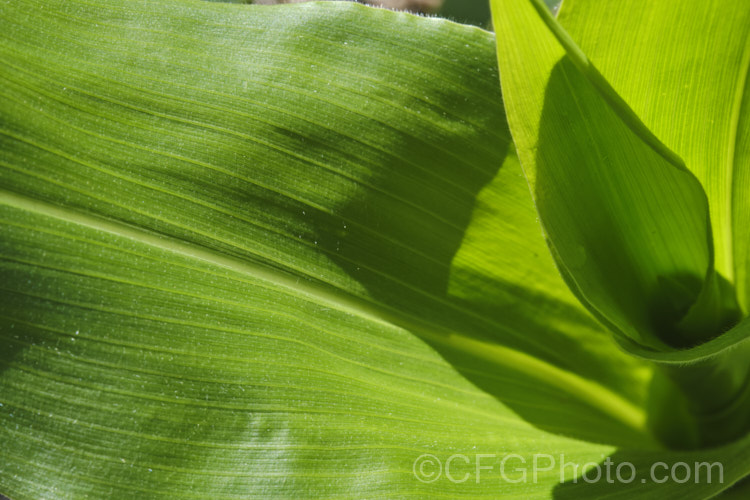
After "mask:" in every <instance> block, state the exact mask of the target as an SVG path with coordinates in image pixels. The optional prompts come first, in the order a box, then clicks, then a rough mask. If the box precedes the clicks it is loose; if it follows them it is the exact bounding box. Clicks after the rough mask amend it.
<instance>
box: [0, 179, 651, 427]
mask: <svg viewBox="0 0 750 500" xmlns="http://www.w3.org/2000/svg"><path fill="white" fill-rule="evenodd" d="M0 204H4V205H8V206H11V207H14V208H17V209H20V210H24V211H28V212H33V213H37V214H40V215H44V216H47V217H51V218H55V219H59V220H62V221H65V222H69V223H73V224H78V225H82V226H85V227H89V228H91V229H94V230H98V231H102V232H106V233H111V234H114V235H117V236H120V237H125V238H128V239H131V240H134V241H136V242H139V243H141V244H145V245H149V246H153V247H155V248H158V249H161V250H164V251H168V252H172V253H176V254H179V255H182V256H187V257H190V258H194V259H196V260H200V261H204V262H207V263H210V264H213V265H217V266H219V267H224V268H228V269H231V270H232V271H234V272H237V273H241V274H246V275H251V276H253V277H254V278H256V279H260V280H262V281H266V282H269V283H271V284H273V285H275V286H278V287H281V288H284V289H286V290H288V291H289V292H291V293H292V294H294V295H298V296H302V297H304V298H305V299H306V300H309V301H311V302H314V303H318V304H321V305H323V306H326V307H333V308H335V309H338V310H339V311H342V312H345V313H348V314H352V315H354V316H357V317H360V318H363V319H366V320H368V321H373V322H375V323H378V324H381V325H383V326H386V327H394V326H395V327H397V328H403V329H405V330H408V331H410V332H412V333H414V334H416V335H418V336H420V337H422V338H425V339H428V340H430V341H433V342H436V343H439V344H442V345H445V346H447V347H450V348H453V349H456V350H458V351H461V352H464V353H467V354H471V355H473V356H477V357H479V358H480V359H484V360H486V361H490V362H491V363H494V364H497V365H499V366H505V367H508V368H510V369H512V370H514V371H518V372H521V373H524V374H525V375H527V376H529V377H532V378H535V379H537V380H540V381H541V382H543V383H545V384H547V385H550V386H552V387H555V388H556V389H558V390H560V391H561V392H566V393H568V394H570V395H571V396H572V397H574V398H575V399H577V400H580V401H582V402H583V403H585V404H587V405H589V406H591V407H593V408H597V409H598V410H599V411H601V412H603V413H604V414H606V415H608V416H610V417H611V418H612V419H613V420H616V421H619V422H621V423H622V424H624V425H626V426H628V427H630V428H632V429H634V430H636V431H637V432H638V433H641V434H644V435H645V434H646V433H647V431H646V430H645V413H644V411H643V410H642V409H641V408H639V407H637V406H636V405H635V404H633V403H631V402H630V401H628V400H626V399H625V398H624V397H622V396H620V395H619V394H616V393H614V392H613V391H611V390H610V389H608V388H606V387H604V386H602V385H600V384H598V383H596V382H594V381H591V380H587V379H584V378H582V377H580V376H578V375H576V374H574V373H572V372H569V371H566V370H563V369H561V368H559V367H557V366H554V365H552V364H550V363H548V362H546V361H542V360H540V359H537V358H534V357H532V356H529V355H528V354H525V353H523V352H520V351H517V350H514V349H511V348H508V347H505V346H501V345H496V344H490V343H489V342H485V341H480V340H475V339H471V338H468V337H465V336H463V335H460V334H457V333H456V332H453V331H451V330H448V329H446V328H444V327H442V326H440V325H436V324H432V323H430V322H428V321H424V320H422V319H421V318H414V317H411V316H408V315H406V314H404V313H401V312H397V311H394V310H389V309H386V307H384V306H381V305H375V304H372V303H370V302H367V301H365V300H363V299H361V298H357V297H355V296H352V295H350V294H348V293H345V292H343V291H341V290H337V289H334V288H332V287H329V286H325V285H321V284H318V283H312V282H305V281H301V280H299V279H298V278H296V277H293V276H291V275H285V274H284V273H283V272H282V271H281V270H277V269H274V268H269V267H266V266H263V265H262V264H260V263H254V262H251V261H243V260H239V259H236V258H231V257H228V256H225V255H221V254H219V253H218V252H215V251H210V250H208V249H206V248H202V247H199V246H197V245H193V244H190V243H187V242H182V241H176V240H174V239H172V238H169V237H166V236H162V235H157V234H153V233H148V232H146V231H145V230H142V229H138V228H135V227H132V226H128V225H126V224H123V223H120V222H116V221H112V220H106V219H101V218H99V217H96V216H92V215H89V214H84V213H81V212H78V211H74V210H71V209H67V208H63V207H60V206H56V205H51V204H48V203H45V202H41V201H38V200H34V199H32V198H28V197H26V196H23V195H19V194H16V193H13V192H9V191H6V190H2V189H0Z"/></svg>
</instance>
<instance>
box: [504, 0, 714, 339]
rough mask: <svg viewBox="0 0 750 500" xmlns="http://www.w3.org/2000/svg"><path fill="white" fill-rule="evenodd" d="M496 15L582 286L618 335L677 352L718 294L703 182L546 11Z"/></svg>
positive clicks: (548, 203) (529, 156)
mask: <svg viewBox="0 0 750 500" xmlns="http://www.w3.org/2000/svg"><path fill="white" fill-rule="evenodd" d="M495 5H496V9H495V14H494V16H495V26H496V30H497V32H498V39H497V40H498V58H499V63H500V72H501V75H502V79H501V80H502V88H503V95H504V98H505V102H506V109H507V112H508V121H509V123H510V128H511V131H512V133H513V138H514V141H515V143H516V146H517V148H518V151H519V157H520V159H521V164H522V165H523V167H524V171H525V174H526V176H527V178H528V179H529V183H530V186H531V189H532V193H533V196H534V198H535V203H536V206H537V209H538V210H539V214H540V218H541V222H542V225H543V226H544V228H545V231H546V234H547V236H548V238H549V240H550V245H551V248H552V250H553V252H555V254H556V257H557V259H559V261H560V265H561V266H562V268H563V272H564V273H565V274H566V275H567V276H568V280H569V282H570V284H571V287H573V288H574V289H575V290H577V292H578V294H579V296H580V297H581V298H582V300H583V301H585V302H586V303H587V304H588V305H589V307H590V308H591V309H592V310H593V311H595V313H596V314H597V315H598V316H599V317H600V318H601V319H602V320H603V321H605V322H606V323H607V324H608V325H610V326H611V328H612V329H613V331H614V332H615V333H617V334H620V335H621V336H625V337H628V338H630V339H632V340H635V341H637V342H638V343H640V344H643V345H645V346H648V347H650V348H655V349H662V348H663V347H664V343H666V344H678V343H679V338H678V337H676V336H674V335H667V334H666V333H665V332H669V331H670V330H674V326H675V325H676V324H677V323H679V322H680V320H681V319H682V318H683V316H684V315H685V314H686V313H687V311H688V309H689V308H690V307H691V306H692V304H693V303H694V302H696V300H697V299H698V298H699V297H700V296H702V295H705V294H706V292H705V290H704V288H709V289H711V288H713V285H710V286H706V283H710V282H712V281H713V275H712V272H711V269H712V263H713V255H712V244H711V238H710V221H709V218H708V207H707V202H706V197H705V193H704V192H703V190H702V188H701V185H700V183H699V182H698V181H697V180H696V179H695V177H694V176H693V175H692V174H691V173H690V172H689V171H687V170H686V169H685V168H684V166H683V165H682V164H681V160H680V159H679V158H677V157H675V155H674V153H672V152H671V151H669V150H668V149H666V148H665V147H664V145H663V144H662V143H660V142H659V139H658V138H656V137H655V136H654V135H653V134H652V133H651V132H650V131H649V130H648V129H647V128H645V127H644V126H643V124H642V123H640V121H639V120H638V118H637V116H635V115H634V114H633V112H632V110H630V109H629V108H628V107H627V104H625V103H624V102H622V100H621V99H620V97H619V96H618V95H616V94H615V93H614V92H612V91H611V89H606V88H602V86H601V85H600V84H599V83H601V82H602V79H601V75H598V74H596V73H595V72H596V70H595V69H592V68H591V67H590V66H586V67H585V68H584V67H583V66H584V65H586V64H587V62H588V61H587V60H586V59H585V56H584V55H582V54H580V53H577V52H574V53H573V54H572V55H571V57H568V55H567V53H566V49H567V50H572V51H576V50H577V48H576V47H565V46H563V44H561V43H560V42H559V41H558V40H557V39H556V37H555V34H554V32H553V31H552V30H551V29H550V28H553V29H557V25H556V24H554V21H553V20H552V19H551V15H550V14H549V13H548V12H546V9H545V8H544V6H543V5H542V4H541V2H539V3H538V4H535V3H532V2H529V1H527V2H519V1H513V0H507V1H498V2H495ZM541 13H544V15H545V17H546V18H547V23H548V24H549V23H552V25H551V26H550V27H548V26H547V24H545V22H543V20H542V18H541V17H540V14H541ZM586 70H588V71H586ZM603 83H604V84H605V85H606V82H603ZM607 90H609V92H608V91H607ZM707 273H708V274H707ZM707 276H708V277H709V279H708V281H707V278H706V277H707ZM704 333H705V332H704Z"/></svg>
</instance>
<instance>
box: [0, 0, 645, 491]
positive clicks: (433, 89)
mask: <svg viewBox="0 0 750 500" xmlns="http://www.w3.org/2000/svg"><path fill="white" fill-rule="evenodd" d="M146 7H148V12H149V16H148V17H147V18H144V17H143V15H142V12H143V11H144V9H145V8H146ZM290 9H291V10H289V9H287V10H284V11H282V10H281V8H267V9H266V8H252V7H251V8H244V9H242V10H239V9H237V8H236V7H233V6H228V5H210V6H209V5H205V4H198V3H189V2H186V3H169V2H158V3H153V2H150V3H148V4H134V3H130V2H120V3H117V2H107V3H99V4H96V3H94V4H91V3H83V2H65V3H57V4H50V3H43V4H42V3H33V2H28V3H23V4H13V5H9V6H7V8H5V9H4V10H3V16H4V20H3V26H4V38H3V44H2V49H1V52H0V54H1V55H2V59H3V67H4V68H6V71H4V72H3V74H2V79H3V87H2V88H3V94H4V96H3V106H2V133H3V135H2V149H1V151H2V166H3V168H2V170H1V171H2V186H3V191H2V193H3V194H2V207H3V210H2V212H3V215H2V219H3V224H4V229H3V239H2V255H3V261H2V262H3V276H4V279H3V287H2V288H3V295H4V300H3V302H2V304H3V307H2V316H3V322H2V335H3V339H4V342H5V343H6V346H7V347H6V349H4V351H3V357H2V364H3V372H2V378H1V379H0V380H2V401H0V402H1V403H2V404H3V406H2V407H1V408H0V412H1V413H0V415H1V416H2V425H1V426H0V428H1V429H2V431H1V432H2V434H3V436H2V442H3V443H4V448H3V454H2V458H1V460H2V464H1V465H0V469H1V470H2V471H3V475H2V483H0V487H1V488H2V489H0V491H2V492H4V493H7V494H9V495H10V496H11V497H12V498H16V497H18V498H26V497H38V496H55V497H78V496H85V495H90V496H94V497H113V496H115V497H117V496H119V497H126V498H130V497H132V496H133V495H141V496H144V495H145V496H150V497H154V496H167V497H174V496H181V497H190V496H199V497H211V498H228V497H243V498H244V497H247V496H248V495H250V496H256V497H269V496H277V497H289V496H303V497H304V496H318V497H331V496H334V495H349V496H354V495H357V496H373V495H376V494H380V495H384V496H388V497H394V496H398V495H401V494H404V493H407V492H409V491H417V492H421V493H422V494H430V493H431V492H432V493H434V492H436V491H440V492H443V491H445V488H446V486H454V485H453V483H448V484H447V485H446V484H445V480H444V481H443V482H442V483H438V484H434V485H432V486H425V485H423V484H422V483H421V482H419V481H418V480H417V479H416V478H415V477H414V475H413V470H412V465H413V462H414V460H415V459H416V458H417V457H418V456H420V455H421V454H423V453H438V454H440V455H441V456H442V457H445V456H446V455H449V454H451V453H453V452H462V453H479V452H482V451H483V450H484V452H486V453H497V454H499V453H501V452H504V451H513V452H515V453H519V454H523V456H525V457H528V458H530V455H531V454H532V453H534V452H536V451H540V450H544V452H545V453H568V456H569V457H571V458H572V459H577V460H579V461H580V462H581V463H583V462H585V461H590V460H598V459H599V458H600V457H601V456H602V453H604V452H605V451H604V450H609V449H612V446H613V445H618V444H623V443H625V442H641V443H643V446H646V447H648V446H653V444H650V439H649V438H648V437H647V436H644V435H643V421H644V418H645V415H644V412H643V409H642V407H641V404H642V400H643V399H644V397H645V392H646V387H645V384H646V383H647V382H648V374H649V371H648V370H647V369H645V368H643V367H642V366H641V365H640V364H639V363H637V362H634V361H633V360H630V359H628V358H627V357H626V356H625V355H623V354H621V353H619V352H618V351H617V350H616V348H615V347H614V345H613V344H612V343H611V342H609V340H608V339H607V338H606V337H605V336H603V335H602V333H601V330H600V328H599V327H598V326H597V325H596V323H594V322H593V321H592V320H591V318H590V317H589V316H588V315H587V314H586V313H585V311H584V310H583V309H581V308H580V307H579V306H578V305H577V304H576V303H575V301H574V299H572V297H571V296H570V294H569V292H567V290H566V289H565V287H564V285H563V284H562V282H561V281H560V279H559V278H558V277H557V275H556V274H554V273H551V274H550V273H548V272H549V271H552V265H551V261H550V258H549V256H547V255H546V254H545V253H544V250H545V248H544V244H543V241H542V239H541V236H540V234H539V232H538V229H537V228H536V226H535V220H534V217H533V210H532V209H531V205H530V199H529V198H528V195H527V193H526V191H525V183H524V181H523V178H522V177H521V175H520V171H519V170H518V168H517V167H518V165H517V162H516V161H515V160H514V157H513V155H512V152H510V153H508V152H507V150H508V134H507V126H506V125H505V123H504V117H503V113H502V108H501V102H500V98H499V89H498V88H497V73H496V70H495V68H494V64H493V59H494V47H493V40H492V37H491V36H490V35H489V34H487V33H485V32H482V31H480V30H476V29H471V28H463V27H459V26H457V25H453V24H450V23H446V22H439V21H435V20H429V19H419V18H416V17H413V16H407V15H401V14H394V13H390V12H385V11H374V10H370V9H366V8H364V7H360V6H355V5H315V6H312V5H305V6H297V7H294V8H290ZM280 12H285V15H284V17H283V18H282V17H279V13H280ZM355 23H357V25H358V26H359V25H361V24H362V23H364V26H367V28H368V29H366V30H362V29H357V30H354V29H352V28H351V26H354V25H355ZM417 34H418V36H419V39H420V40H421V43H422V44H423V47H424V48H422V49H419V50H415V47H414V43H413V42H414V37H415V36H416V35H417ZM507 154H510V156H509V157H508V161H507V162H506V163H507V168H504V170H503V171H502V174H501V175H497V171H498V169H499V168H500V167H501V165H502V164H503V161H504V158H505V157H506V155H507ZM480 191H481V195H480V199H482V200H483V202H482V204H481V206H479V205H477V206H475V205H476V201H475V197H476V196H477V195H478V193H479V192H480ZM505 192H508V193H509V196H508V197H507V198H504V197H502V194H503V193H505ZM498 193H499V194H500V195H501V196H499V197H498V196H497V194H498ZM524 195H525V196H524ZM497 214H502V216H503V218H502V219H501V220H502V221H503V224H505V225H504V226H498V231H500V230H502V235H498V238H500V236H502V238H505V240H507V242H508V245H509V244H510V243H511V242H513V243H514V245H515V246H514V248H510V247H508V248H502V246H501V247H500V248H498V245H502V244H503V239H502V238H500V241H498V240H497V239H495V240H494V245H495V246H494V247H492V248H491V250H488V249H487V245H488V244H489V243H485V242H483V241H482V240H481V234H480V232H481V230H483V229H484V228H485V226H486V225H487V224H488V223H491V221H492V219H490V217H497ZM472 219H476V220H477V221H480V222H477V224H479V225H478V226H477V225H475V224H474V223H473V222H472ZM470 223H471V224H470ZM527 224H529V225H531V226H530V227H529V226H527ZM467 227H468V229H467ZM526 231H530V234H531V236H532V237H530V238H526V237H525V236H524V235H523V233H525V232H526ZM465 233H466V234H469V235H474V236H472V238H471V239H468V240H466V241H465V242H464V241H463V238H464V234H465ZM495 251H504V253H503V254H501V255H500V256H498V255H493V254H492V253H493V252H495ZM456 252H458V255H459V256H460V257H456ZM513 252H518V254H517V255H514V254H513ZM529 254H533V255H536V256H537V257H536V259H535V262H534V263H533V265H532V267H531V268H530V269H528V270H526V271H524V270H523V268H521V267H518V266H516V269H515V271H516V272H517V273H518V274H516V275H511V274H509V275H508V277H507V278H506V279H507V280H508V284H507V285H506V284H504V283H502V282H496V281H495V279H494V277H493V276H491V275H490V276H488V277H482V276H476V275H475V274H476V273H477V272H478V271H479V270H480V269H481V265H486V266H487V267H488V268H493V266H496V269H500V268H501V267H502V266H505V264H504V261H503V259H511V260H515V262H516V264H520V263H521V262H523V258H524V256H527V255H529ZM454 257H455V258H456V259H457V261H459V262H460V263H461V265H457V266H455V267H453V266H452V260H453V259H454ZM498 257H499V258H498ZM478 265H479V266H480V267H477V266H478ZM454 270H455V272H453V271H454ZM497 272H499V271H497ZM472 273H474V274H472ZM537 273H539V280H538V282H539V290H538V291H537V290H535V289H534V288H533V287H531V286H529V285H530V283H529V282H528V281H527V282H524V279H532V281H531V283H533V282H534V281H536V280H535V279H533V278H534V277H535V275H536V274H537ZM468 282H471V283H473V284H477V283H480V284H483V285H484V286H485V287H490V286H492V288H490V289H486V293H485V294H484V295H483V296H482V298H485V299H486V298H489V297H493V296H496V297H497V300H498V301H497V302H496V303H495V304H494V305H495V306H497V307H498V310H497V311H496V312H492V311H487V307H488V305H487V304H484V303H481V302H479V301H477V300H476V297H473V296H472V295H471V293H473V291H472V290H467V283H468ZM520 285H524V286H523V287H522V288H523V290H524V291H525V292H526V294H525V295H520V294H518V296H517V294H516V289H517V288H518V287H519V286H520ZM514 287H515V288H514ZM537 292H538V293H537ZM503 304H504V306H503ZM503 308H504V309H505V312H503ZM542 314H544V315H546V316H547V317H549V318H550V324H549V325H548V326H545V325H544V324H542V323H541V322H540V321H539V319H538V318H539V316H540V315H542ZM524 317H527V318H529V322H531V319H532V317H536V324H534V325H531V326H530V327H528V328H527V327H525V326H524V325H525V323H524V322H523V318H524ZM506 318H507V322H506ZM522 326H523V328H522ZM532 332H533V334H534V335H533V336H532V335H530V333H532ZM418 336H419V337H421V338H422V339H420V338H419V337H418ZM425 340H426V341H427V342H429V343H430V344H432V346H433V347H430V346H429V345H428V344H426V343H425ZM436 349H437V350H438V351H440V354H438V352H436ZM446 359H450V362H447V361H446ZM599 381H600V382H599ZM480 387H481V389H480ZM538 427H542V428H544V429H546V430H547V432H544V431H542V430H539V428H538ZM551 432H556V433H559V435H556V434H552V433H551ZM566 436H573V437H577V438H586V439H588V440H589V441H590V442H591V443H590V444H589V443H586V442H580V441H576V440H574V439H572V438H571V437H566ZM601 443H605V444H601ZM475 447H476V448H475ZM556 477H557V476H556V475H553V474H548V476H547V477H546V479H545V480H544V481H542V482H540V484H539V485H538V486H536V487H535V488H536V490H535V494H536V495H537V496H545V495H546V494H547V493H548V492H549V491H550V490H551V489H552V488H553V487H554V486H555V485H556V484H557V479H556ZM479 491H484V490H483V489H482V486H481V485H477V484H476V483H474V484H472V485H471V486H470V487H459V486H455V493H456V496H458V495H463V496H465V497H476V496H477V493H478V492H479ZM490 494H494V493H493V492H490Z"/></svg>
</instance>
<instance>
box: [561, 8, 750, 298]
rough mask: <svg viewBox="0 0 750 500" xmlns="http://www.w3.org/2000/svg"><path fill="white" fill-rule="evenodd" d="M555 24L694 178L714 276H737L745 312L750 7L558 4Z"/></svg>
mask: <svg viewBox="0 0 750 500" xmlns="http://www.w3.org/2000/svg"><path fill="white" fill-rule="evenodd" d="M613 12H617V15H612V13H613ZM559 21H560V23H561V24H562V25H563V26H564V27H565V29H566V30H567V32H568V33H570V35H571V36H572V37H573V38H574V39H575V40H576V42H577V43H578V45H579V46H580V47H581V49H582V50H583V51H584V52H585V53H586V55H587V56H588V57H589V59H590V60H591V61H592V62H593V64H595V65H596V67H597V68H598V69H599V70H600V71H601V72H602V74H603V75H604V76H605V77H606V78H607V80H608V81H609V82H610V83H611V84H612V86H613V87H614V88H615V89H616V90H617V92H618V93H619V94H620V95H621V96H622V97H623V99H625V100H626V101H627V102H628V104H629V105H630V106H631V107H632V108H633V110H634V111H635V112H636V113H637V114H638V116H639V117H640V118H641V119H642V120H643V122H644V123H645V124H646V125H647V126H648V128H649V129H650V130H651V131H653V132H654V134H655V135H656V136H658V137H659V138H660V139H661V140H662V141H663V142H664V143H665V144H666V145H667V146H669V147H670V148H671V149H672V150H674V151H675V152H676V153H677V154H679V155H680V157H681V158H682V159H683V160H684V161H685V165H686V166H687V167H688V168H689V169H690V170H691V171H692V172H693V173H694V174H695V175H696V177H697V178H698V179H699V180H700V182H701V184H702V185H703V187H704V189H705V190H706V193H707V195H708V199H709V205H710V208H711V221H712V226H713V236H714V242H715V246H716V269H717V270H719V271H720V272H721V273H722V274H723V275H724V276H725V277H726V278H727V279H729V280H733V279H734V278H735V276H736V277H737V286H738V287H739V290H740V297H741V303H742V305H743V307H744V309H745V311H746V312H747V311H748V308H749V307H750V302H749V301H748V300H749V297H748V291H747V290H748V288H747V286H748V275H747V273H748V269H747V266H748V255H750V252H748V235H750V232H748V230H747V228H748V227H750V218H749V217H750V198H748V193H749V192H750V189H748V186H750V179H749V178H748V170H749V169H750V158H748V157H747V147H748V145H747V141H748V139H750V136H749V135H748V134H749V133H750V128H748V127H749V126H750V122H749V121H748V120H750V118H749V117H748V113H749V112H750V111H749V110H750V107H748V106H750V105H749V104H748V102H747V99H748V97H747V94H748V91H747V89H748V85H750V82H748V79H747V75H748V70H749V69H750V42H749V40H750V4H749V3H748V2H736V1H729V0H719V1H711V2H701V1H697V0H688V1H682V2H637V1H632V0H626V1H619V0H618V1H616V2H615V1H606V0H605V1H598V2H590V1H580V0H570V1H568V0H566V2H565V7H564V8H563V9H562V10H561V12H560V16H559ZM633 26H638V27H639V29H637V30H636V29H633ZM604 35H606V36H604ZM623 47H627V48H628V50H623ZM655 47H656V48H658V50H654V48H655ZM644 68H648V70H647V71H646V70H645V69H644ZM686 75H689V78H688V77H686Z"/></svg>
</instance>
